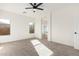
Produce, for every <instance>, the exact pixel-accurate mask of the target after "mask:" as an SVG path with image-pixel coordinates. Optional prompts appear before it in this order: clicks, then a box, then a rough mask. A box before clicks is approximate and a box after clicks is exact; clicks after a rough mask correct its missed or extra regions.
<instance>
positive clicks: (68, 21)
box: [52, 5, 74, 46]
mask: <svg viewBox="0 0 79 59" xmlns="http://www.w3.org/2000/svg"><path fill="white" fill-rule="evenodd" d="M73 9H74V7H73V6H69V5H68V6H63V5H62V6H60V7H56V8H53V9H52V41H54V42H58V43H61V44H65V45H69V46H74V38H73V37H74V36H73V35H74V23H73V19H74V18H73V15H74V13H73V12H74V10H73Z"/></svg>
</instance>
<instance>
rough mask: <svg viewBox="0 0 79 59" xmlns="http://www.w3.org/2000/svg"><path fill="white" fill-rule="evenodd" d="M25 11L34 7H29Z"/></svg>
mask: <svg viewBox="0 0 79 59" xmlns="http://www.w3.org/2000/svg"><path fill="white" fill-rule="evenodd" d="M25 9H33V8H32V7H28V8H25Z"/></svg>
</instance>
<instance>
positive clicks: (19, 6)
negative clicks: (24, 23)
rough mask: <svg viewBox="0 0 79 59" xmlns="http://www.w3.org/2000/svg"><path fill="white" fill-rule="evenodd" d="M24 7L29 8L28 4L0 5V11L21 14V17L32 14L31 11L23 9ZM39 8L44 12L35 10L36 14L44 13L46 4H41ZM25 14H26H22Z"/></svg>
mask: <svg viewBox="0 0 79 59" xmlns="http://www.w3.org/2000/svg"><path fill="white" fill-rule="evenodd" d="M26 7H31V5H30V4H29V3H0V9H1V10H6V11H9V12H13V13H17V14H21V15H29V14H33V13H34V12H33V9H27V10H26V9H25V8H26ZM39 7H40V8H43V9H44V11H41V10H36V13H37V12H38V13H40V12H45V11H46V10H47V9H48V4H46V3H45V4H42V5H41V6H39ZM24 12H26V13H24Z"/></svg>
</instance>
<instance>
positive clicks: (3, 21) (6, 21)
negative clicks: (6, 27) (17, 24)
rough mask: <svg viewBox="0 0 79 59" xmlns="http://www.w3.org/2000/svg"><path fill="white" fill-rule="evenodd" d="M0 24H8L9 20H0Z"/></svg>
mask: <svg viewBox="0 0 79 59" xmlns="http://www.w3.org/2000/svg"><path fill="white" fill-rule="evenodd" d="M0 23H4V24H10V20H9V19H0Z"/></svg>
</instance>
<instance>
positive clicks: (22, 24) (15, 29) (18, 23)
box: [0, 10, 41, 43]
mask: <svg viewBox="0 0 79 59" xmlns="http://www.w3.org/2000/svg"><path fill="white" fill-rule="evenodd" d="M29 16H30V15H29ZM0 18H5V19H10V23H11V24H10V30H11V31H10V33H11V34H10V35H5V36H0V43H3V42H9V41H15V40H21V39H27V38H32V37H39V38H40V37H41V34H40V33H39V31H40V28H41V27H40V20H39V22H38V23H37V21H36V18H33V17H28V16H23V15H18V14H15V13H11V12H7V11H3V10H0ZM29 22H34V23H35V24H37V25H38V26H36V25H35V34H29V26H28V23H29ZM39 35H40V36H39Z"/></svg>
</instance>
